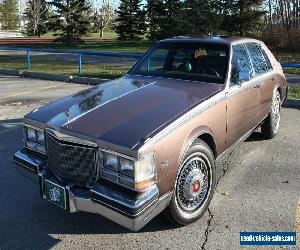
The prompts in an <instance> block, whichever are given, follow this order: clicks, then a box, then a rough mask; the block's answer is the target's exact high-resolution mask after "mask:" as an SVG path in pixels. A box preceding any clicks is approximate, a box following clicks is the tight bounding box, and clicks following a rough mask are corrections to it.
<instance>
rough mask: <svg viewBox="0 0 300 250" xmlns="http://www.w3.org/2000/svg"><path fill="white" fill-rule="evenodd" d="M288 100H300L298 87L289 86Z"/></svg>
mask: <svg viewBox="0 0 300 250" xmlns="http://www.w3.org/2000/svg"><path fill="white" fill-rule="evenodd" d="M289 98H290V99H300V87H298V86H290V87H289Z"/></svg>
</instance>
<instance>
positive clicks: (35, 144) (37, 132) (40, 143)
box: [24, 125, 46, 155]
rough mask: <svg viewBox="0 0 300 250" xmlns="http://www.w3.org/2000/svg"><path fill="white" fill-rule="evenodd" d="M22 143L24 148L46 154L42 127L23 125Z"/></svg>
mask: <svg viewBox="0 0 300 250" xmlns="http://www.w3.org/2000/svg"><path fill="white" fill-rule="evenodd" d="M24 138H25V140H24V145H25V147H26V148H28V149H30V150H33V151H36V152H38V153H41V154H43V155H45V154H46V147H45V132H44V130H42V129H39V128H34V127H31V126H30V127H29V126H26V125H25V126H24Z"/></svg>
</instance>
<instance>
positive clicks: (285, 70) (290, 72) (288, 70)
mask: <svg viewBox="0 0 300 250" xmlns="http://www.w3.org/2000/svg"><path fill="white" fill-rule="evenodd" d="M283 71H284V73H287V74H297V75H300V68H298V69H292V68H285V69H283Z"/></svg>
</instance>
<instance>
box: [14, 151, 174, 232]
mask: <svg viewBox="0 0 300 250" xmlns="http://www.w3.org/2000/svg"><path fill="white" fill-rule="evenodd" d="M14 163H15V164H16V165H17V169H18V171H19V172H20V173H21V174H22V175H25V176H26V177H28V178H30V179H31V180H33V181H35V182H36V183H38V184H39V186H40V194H41V197H42V198H44V197H45V195H44V190H43V187H44V180H45V179H47V180H51V181H52V182H54V183H57V184H59V185H63V186H65V187H66V190H67V197H68V198H67V201H68V204H67V209H68V210H69V211H70V212H71V213H74V212H78V211H85V212H90V213H96V214H99V215H102V216H104V217H106V218H108V219H109V220H112V221H114V222H116V223H118V224H120V225H122V226H124V227H126V228H128V229H131V230H133V231H138V230H139V229H141V228H142V227H144V226H145V225H146V224H147V223H148V222H149V221H150V220H151V219H153V218H154V217H155V216H156V215H158V214H159V213H161V212H162V211H163V210H164V209H165V208H166V207H167V206H168V204H169V202H170V199H171V193H169V194H167V195H164V196H163V197H159V190H158V188H157V186H156V185H155V186H153V187H152V188H151V189H149V190H147V192H145V193H144V194H142V195H140V196H139V197H138V198H136V199H132V198H126V197H125V196H124V195H122V193H121V192H120V191H117V190H114V189H112V188H111V187H108V186H105V185H100V184H97V185H95V186H94V187H93V188H91V189H87V188H81V187H77V186H73V185H71V184H69V185H66V184H63V183H61V182H60V181H59V180H58V179H57V178H56V177H55V176H53V175H52V174H51V173H50V172H49V171H47V170H45V168H44V167H43V165H44V164H45V163H44V160H43V159H41V158H39V157H37V156H34V155H31V154H30V153H29V152H27V151H19V152H17V153H16V154H15V155H14Z"/></svg>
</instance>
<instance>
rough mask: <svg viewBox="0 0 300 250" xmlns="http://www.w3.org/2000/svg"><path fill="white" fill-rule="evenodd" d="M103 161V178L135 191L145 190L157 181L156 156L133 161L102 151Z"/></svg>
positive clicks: (152, 155) (151, 155)
mask: <svg viewBox="0 0 300 250" xmlns="http://www.w3.org/2000/svg"><path fill="white" fill-rule="evenodd" d="M99 155H101V156H102V159H103V168H101V171H102V173H100V175H101V176H102V178H105V179H108V180H110V181H113V182H117V183H119V184H121V185H123V186H127V187H129V188H132V189H135V190H144V189H146V188H147V187H149V186H151V185H152V184H153V183H154V181H155V179H156V166H155V159H154V154H150V155H147V156H146V157H144V158H142V159H140V160H137V161H133V160H129V159H126V158H123V157H120V156H117V155H115V154H111V153H106V152H102V151H100V153H99Z"/></svg>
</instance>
